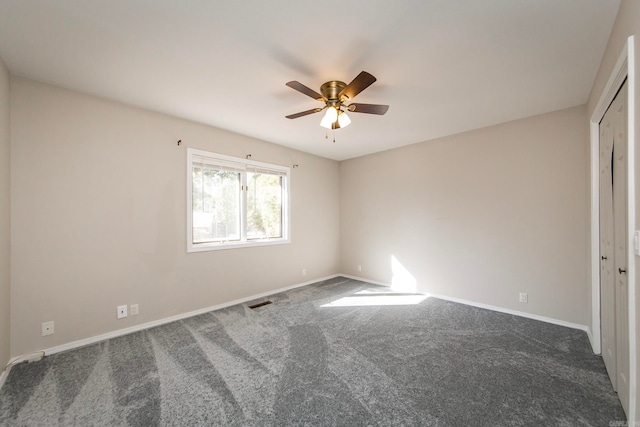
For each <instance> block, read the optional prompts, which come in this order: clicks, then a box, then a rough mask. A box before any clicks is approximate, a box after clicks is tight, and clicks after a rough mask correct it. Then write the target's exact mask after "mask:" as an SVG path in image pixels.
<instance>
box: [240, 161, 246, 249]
mask: <svg viewBox="0 0 640 427" xmlns="http://www.w3.org/2000/svg"><path fill="white" fill-rule="evenodd" d="M240 241H241V242H243V243H246V241H247V172H246V171H242V172H240Z"/></svg>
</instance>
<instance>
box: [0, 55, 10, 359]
mask: <svg viewBox="0 0 640 427" xmlns="http://www.w3.org/2000/svg"><path fill="white" fill-rule="evenodd" d="M9 106H10V102H9V72H8V70H7V68H6V67H5V66H4V63H3V62H2V59H0V371H2V369H3V368H4V366H5V364H6V363H7V361H8V360H9V331H10V326H9V319H10V316H9V312H10V302H11V297H10V288H11V282H10V259H11V256H10V247H11V241H10V230H11V222H10V212H11V205H10V200H11V198H10V194H11V181H10V168H9V158H10V146H11V144H10V132H9V117H10V114H9Z"/></svg>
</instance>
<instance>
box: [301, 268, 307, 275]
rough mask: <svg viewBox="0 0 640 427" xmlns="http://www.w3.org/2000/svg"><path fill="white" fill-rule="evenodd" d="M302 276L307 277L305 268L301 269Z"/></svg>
mask: <svg viewBox="0 0 640 427" xmlns="http://www.w3.org/2000/svg"><path fill="white" fill-rule="evenodd" d="M302 275H303V276H306V275H307V269H306V268H303V269H302Z"/></svg>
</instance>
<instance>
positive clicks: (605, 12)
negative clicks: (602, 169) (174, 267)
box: [0, 0, 619, 160]
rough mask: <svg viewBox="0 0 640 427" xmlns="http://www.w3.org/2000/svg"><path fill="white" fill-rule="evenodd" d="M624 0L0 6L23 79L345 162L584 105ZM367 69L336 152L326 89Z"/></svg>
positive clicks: (6, 1) (77, 0)
mask: <svg viewBox="0 0 640 427" xmlns="http://www.w3.org/2000/svg"><path fill="white" fill-rule="evenodd" d="M618 6H619V0H561V1H559V0H473V1H471V0H430V1H425V0H403V1H389V0H367V1H364V0H340V1H334V0H324V1H320V0H297V1H291V0H269V1H264V0H238V1H224V2H223V1H212V0H180V1H178V0H109V1H107V0H104V1H87V0H54V1H45V0H0V57H2V58H3V59H4V61H5V63H6V65H7V67H8V68H9V70H10V71H11V72H12V73H13V74H15V75H19V76H23V77H27V78H31V79H35V80H39V81H43V82H47V83H52V84H55V85H59V86H62V87H66V88H71V89H75V90H78V91H81V92H86V93H90V94H95V95H99V96H102V97H105V98H109V99H113V100H117V101H121V102H124V103H127V104H132V105H135V106H139V107H143V108H147V109H150V110H154V111H159V112H163V113H167V114H171V115H174V116H177V117H182V118H186V119H190V120H194V121H197V122H201V123H205V124H209V125H212V126H216V127H219V128H223V129H228V130H231V131H234V132H238V133H241V134H245V135H249V136H252V137H255V138H259V139H262V140H266V141H270V142H273V143H276V144H280V145H284V146H288V147H292V148H295V149H298V150H302V151H306V152H309V153H313V154H317V155H319V156H323V157H327V158H331V159H336V160H343V159H348V158H352V157H357V156H362V155H365V154H369V153H373V152H377V151H382V150H387V149H390V148H394V147H399V146H403V145H407V144H413V143H416V142H421V141H425V140H429V139H433V138H437V137H441V136H445V135H451V134H455V133H459V132H463V131H466V130H470V129H475V128H479V127H484V126H488V125H492V124H496V123H502V122H505V121H509V120H514V119H518V118H522V117H527V116H531V115H535V114H540V113H545V112H549V111H554V110H559V109H562V108H567V107H571V106H575V105H580V104H583V103H585V102H586V101H587V97H588V96H589V91H590V89H591V85H592V84H593V80H594V78H595V75H596V72H597V68H598V65H599V63H600V59H601V57H602V53H603V52H604V48H605V45H606V42H607V39H608V37H609V33H610V32H611V28H612V25H613V21H614V18H615V15H616V12H617V10H618ZM362 70H366V71H368V72H370V73H371V74H373V75H374V76H376V77H377V78H378V81H377V82H376V83H374V84H373V85H372V86H370V87H369V88H368V89H366V90H365V91H364V92H362V93H361V94H360V95H358V97H357V98H356V99H355V102H363V103H372V104H389V105H390V106H391V107H390V109H389V112H388V113H387V114H386V115H385V116H374V115H368V114H356V113H353V114H350V116H351V118H352V124H351V126H349V127H348V128H345V129H340V130H338V131H336V134H335V138H336V142H335V143H333V142H332V140H331V135H329V139H325V130H324V129H323V128H321V127H320V126H319V123H320V119H321V118H322V117H321V116H322V115H321V114H315V115H310V116H306V117H302V118H298V119H295V120H288V119H286V118H285V117H284V116H285V115H287V114H292V113H296V112H299V111H304V110H308V109H311V108H314V107H316V106H322V104H320V103H319V102H317V101H314V100H313V99H311V98H309V97H306V96H304V95H302V94H300V93H298V92H296V91H294V90H292V89H290V88H288V87H286V86H285V83H286V82H288V81H290V80H298V81H299V82H301V83H303V84H305V85H307V86H309V87H310V88H312V89H314V90H316V91H319V88H320V85H321V84H322V83H324V82H325V81H328V80H342V81H344V82H347V83H348V82H350V81H351V80H352V79H353V78H354V77H355V76H356V75H357V74H358V73H359V72H360V71H362Z"/></svg>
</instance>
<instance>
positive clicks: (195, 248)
mask: <svg viewBox="0 0 640 427" xmlns="http://www.w3.org/2000/svg"><path fill="white" fill-rule="evenodd" d="M287 243H291V240H289V239H265V240H251V241H248V242H227V243H217V242H216V243H195V244H189V245H187V253H191V252H205V251H220V250H225V249H240V248H250V247H256V246H271V245H283V244H287Z"/></svg>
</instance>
